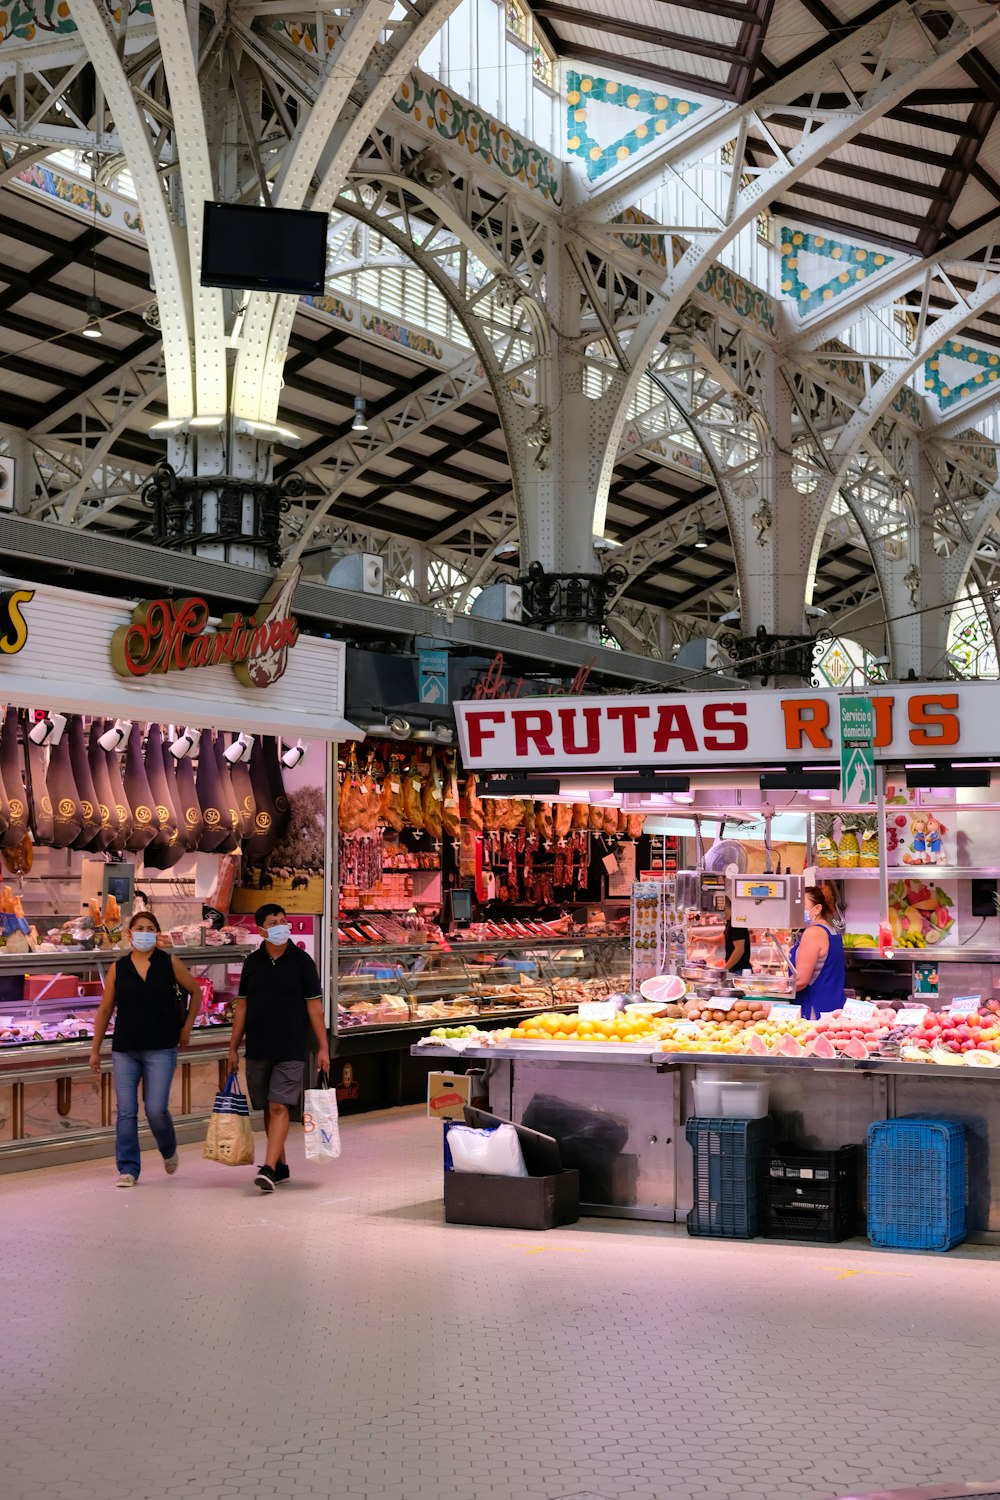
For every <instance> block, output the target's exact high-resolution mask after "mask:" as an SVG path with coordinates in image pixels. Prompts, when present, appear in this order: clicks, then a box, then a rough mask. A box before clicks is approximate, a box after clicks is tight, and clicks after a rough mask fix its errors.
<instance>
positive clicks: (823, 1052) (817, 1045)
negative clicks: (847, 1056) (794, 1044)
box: [811, 1036, 837, 1058]
mask: <svg viewBox="0 0 1000 1500" xmlns="http://www.w3.org/2000/svg"><path fill="white" fill-rule="evenodd" d="M811 1045H812V1055H813V1057H826V1058H830V1057H836V1055H837V1052H836V1049H835V1048H834V1045H833V1043H832V1042H831V1041H830V1038H829V1037H828V1036H818V1037H817V1038H816V1040H815V1041H814V1042H813V1043H812V1044H811Z"/></svg>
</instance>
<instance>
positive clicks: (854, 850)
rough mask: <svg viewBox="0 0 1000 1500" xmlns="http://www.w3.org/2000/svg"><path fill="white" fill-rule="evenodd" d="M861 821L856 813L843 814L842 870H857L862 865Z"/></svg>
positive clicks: (840, 852) (840, 856)
mask: <svg viewBox="0 0 1000 1500" xmlns="http://www.w3.org/2000/svg"><path fill="white" fill-rule="evenodd" d="M861 821H862V820H861V819H860V818H859V817H858V815H857V814H856V813H842V814H841V818H840V845H839V864H840V867H841V869H842V870H856V869H857V868H858V866H859V865H860V863H861V849H860V847H859V845H858V825H859V823H860V822H861Z"/></svg>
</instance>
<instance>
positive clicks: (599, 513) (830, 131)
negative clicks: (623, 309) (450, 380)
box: [594, 5, 1000, 535]
mask: <svg viewBox="0 0 1000 1500" xmlns="http://www.w3.org/2000/svg"><path fill="white" fill-rule="evenodd" d="M911 24H915V22H914V17H913V13H912V11H911V10H910V8H909V6H907V5H900V6H896V7H894V8H893V10H892V11H890V12H887V14H886V16H884V17H883V18H882V19H881V20H880V22H879V23H878V24H877V25H876V24H873V25H871V26H869V27H866V28H864V30H863V31H862V33H861V34H860V35H857V36H852V37H851V38H850V40H849V41H847V42H839V43H837V44H836V45H835V46H834V47H832V48H831V49H830V51H829V53H828V55H827V57H826V58H825V59H821V60H819V62H818V63H816V62H814V63H812V64H810V65H808V66H807V67H806V68H803V69H801V70H800V71H799V72H798V73H796V74H794V75H793V76H792V78H790V79H788V80H786V81H785V82H784V83H783V84H781V85H778V86H776V87H775V88H773V89H770V90H768V91H767V92H766V93H765V94H764V95H762V96H761V97H760V98H759V99H758V100H756V101H754V104H753V106H752V107H751V106H747V107H745V108H744V109H742V110H740V111H734V112H733V113H732V114H731V115H729V116H728V117H727V120H726V122H725V129H726V131H727V132H728V135H729V136H731V135H732V133H733V130H734V129H735V128H736V127H737V126H738V125H739V123H740V121H741V119H743V118H744V117H749V116H751V115H753V116H757V117H759V116H761V115H764V114H767V113H768V112H771V111H774V110H775V109H777V108H778V107H779V106H780V107H782V108H783V109H785V110H787V109H788V108H789V107H790V105H791V102H792V101H794V100H795V99H796V98H797V97H799V96H800V95H801V94H803V93H805V94H806V95H808V96H812V95H813V94H814V93H815V91H816V90H817V89H818V87H819V84H820V82H821V80H822V77H823V75H824V73H827V74H828V73H830V72H831V71H833V72H835V73H836V74H837V75H838V76H839V77H841V78H842V76H843V75H842V74H841V72H840V70H841V66H843V68H844V69H845V70H848V69H850V68H851V66H852V64H854V63H855V62H856V59H857V57H858V55H859V52H860V51H861V50H864V49H869V48H878V47H879V46H881V48H882V56H881V59H880V65H879V68H878V72H877V74H876V77H877V78H878V80H879V81H877V82H875V83H873V85H872V87H871V88H870V89H869V90H868V92H867V93H866V94H865V95H864V97H863V100H862V101H859V100H858V99H857V98H856V96H855V95H853V93H852V94H851V97H852V98H853V99H854V103H853V107H851V108H850V109H846V110H841V111H838V112H837V114H836V116H835V117H834V118H833V119H829V120H827V122H826V123H825V124H822V125H818V126H817V127H816V128H815V129H813V130H812V131H807V132H805V133H804V134H803V137H802V140H801V141H800V143H799V144H798V145H797V146H794V147H792V148H791V149H790V150H789V151H787V153H785V158H784V159H783V160H782V159H781V158H779V160H778V161H777V162H775V164H774V165H773V166H771V167H769V168H767V169H766V170H764V171H762V172H761V173H760V174H759V175H758V176H757V177H755V179H754V180H753V181H752V182H751V183H750V185H749V186H748V187H746V188H744V189H743V190H742V191H741V192H739V193H738V194H737V195H736V197H735V200H734V202H733V205H732V212H731V213H730V214H729V216H728V219H727V221H726V222H725V223H724V224H723V225H722V227H721V228H718V229H717V230H716V231H715V232H712V233H709V232H707V231H706V233H705V234H703V235H699V236H697V237H696V238H694V239H692V240H691V241H690V243H689V244H688V248H687V249H686V250H685V251H684V253H683V255H682V256H681V257H680V259H679V260H678V262H677V263H676V265H675V266H674V267H673V269H672V270H671V271H670V273H669V275H668V276H667V277H666V279H665V280H664V281H663V283H662V284H661V286H660V288H659V290H658V293H657V295H656V297H655V299H654V301H653V302H652V304H651V306H650V308H649V310H648V311H647V312H646V313H645V314H644V316H643V317H642V318H641V319H640V321H639V323H638V325H637V327H636V329H635V331H634V333H633V336H632V338H631V340H630V342H629V346H628V352H627V358H628V365H629V368H628V370H627V372H626V373H625V374H624V375H623V376H620V377H618V378H617V380H616V384H617V386H618V390H617V392H616V397H617V401H618V408H617V412H616V416H615V420H614V422H613V423H612V429H611V433H610V437H609V441H608V443H607V445H606V448H605V451H604V456H603V462H602V465H601V471H600V477H599V481H598V485H597V494H596V497H595V510H594V533H595V535H600V534H601V533H602V532H603V528H604V519H605V511H606V501H607V494H608V489H609V486H610V483H611V474H612V472H613V469H614V462H615V456H616V454H617V450H618V445H619V442H620V440H621V434H622V430H623V428H624V426H625V422H626V420H627V411H628V406H629V404H630V402H631V400H632V397H633V396H634V394H635V388H636V386H637V384H638V381H639V379H640V378H641V375H642V373H643V371H644V370H645V367H646V365H647V364H648V362H649V360H650V359H651V357H652V355H653V352H654V350H655V349H656V347H657V346H658V345H659V343H660V341H661V339H662V337H663V335H664V333H665V332H666V330H667V329H668V328H669V327H670V325H671V323H672V322H673V320H674V318H675V317H676V315H677V313H678V312H679V311H680V309H681V307H682V306H683V305H684V303H685V302H686V300H687V298H688V297H689V296H690V295H691V294H692V292H694V291H695V289H696V288H697V285H698V282H699V280H700V279H701V277H702V275H703V274H704V270H705V267H706V266H707V265H710V264H711V263H712V262H713V261H714V260H715V259H716V258H717V257H718V255H719V253H720V251H722V250H723V249H724V248H725V247H726V246H727V245H728V244H729V243H730V242H731V241H732V240H733V239H734V238H735V236H736V235H737V234H738V233H739V232H740V230H742V229H743V228H744V226H745V225H747V224H749V223H751V222H752V220H753V219H754V218H755V217H756V215H757V214H758V213H759V212H760V211H761V209H762V208H765V207H766V206H767V204H768V203H769V202H770V201H771V199H772V198H774V197H775V196H776V195H777V194H779V193H780V192H782V191H783V190H784V189H787V188H788V187H789V186H791V185H792V184H794V183H796V182H798V181H799V180H800V179H801V178H803V177H804V176H806V175H807V174H808V173H809V172H811V171H812V170H813V169H814V168H815V167H816V166H818V165H819V164H820V163H821V162H822V161H823V160H824V159H825V158H826V157H827V156H829V155H830V153H831V152H833V151H835V150H836V149H837V148H838V147H840V146H842V145H846V144H847V143H848V142H850V140H851V139H852V138H853V137H854V136H855V135H857V134H858V132H859V131H861V130H864V129H866V128H867V127H868V126H869V125H870V124H871V123H872V122H873V121H875V120H879V119H881V118H882V117H883V116H884V115H885V114H887V113H888V111H889V110H891V109H893V108H895V107H896V106H897V105H899V104H901V103H902V102H903V100H904V99H905V98H906V97H907V95H908V94H910V93H911V92H912V91H913V89H914V87H915V86H916V85H917V84H918V83H920V84H924V83H927V82H930V81H932V80H933V79H934V78H936V77H937V76H938V75H939V74H941V73H943V72H946V71H947V69H948V68H950V67H952V66H953V65H954V64H955V63H956V62H957V61H958V60H959V59H960V58H961V57H963V56H964V55H965V54H966V53H967V52H969V51H971V50H972V49H973V48H974V47H976V46H979V45H982V44H983V43H984V42H989V41H991V40H992V39H993V38H994V36H996V35H997V34H1000V15H994V16H991V17H990V18H989V19H988V20H986V21H985V22H984V23H983V24H982V25H980V26H977V27H975V28H974V29H972V28H969V27H968V26H966V25H965V24H964V23H960V22H959V23H956V25H955V26H954V27H953V28H952V31H951V32H949V34H948V37H947V38H945V40H944V41H943V42H942V43H941V44H939V45H938V44H935V43H934V41H933V39H932V38H930V37H929V36H928V34H927V33H926V32H924V31H922V30H921V29H920V28H919V26H917V30H916V32H915V33H911V34H909V35H908V37H907V38H906V39H905V42H908V43H909V44H910V46H911V51H912V45H913V43H914V41H915V39H916V38H917V37H919V39H920V42H922V44H923V47H924V49H925V50H924V53H923V55H922V56H919V57H917V58H913V57H912V55H911V56H909V57H906V56H905V55H904V56H901V57H900V59H899V61H898V65H897V66H895V67H894V68H893V67H892V66H891V64H892V61H893V57H892V47H893V45H894V44H893V36H894V32H895V30H896V29H905V28H906V27H907V26H908V25H911ZM887 31H888V37H886V32H887ZM903 50H904V52H905V47H904V49H903ZM817 69H819V72H818V71H817ZM840 86H841V87H842V88H843V87H844V85H843V83H841V85H840ZM799 112H801V110H800V111H799ZM719 129H720V127H718V126H716V127H714V128H713V127H711V125H710V126H708V127H706V135H707V140H708V142H709V143H710V144H711V145H712V146H717V145H718V144H719V141H718V139H717V138H718V135H719Z"/></svg>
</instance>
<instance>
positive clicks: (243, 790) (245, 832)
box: [229, 760, 257, 839]
mask: <svg viewBox="0 0 1000 1500" xmlns="http://www.w3.org/2000/svg"><path fill="white" fill-rule="evenodd" d="M229 780H230V781H231V783H232V787H233V795H234V796H235V798H236V811H237V813H238V814H239V819H240V838H241V839H248V838H250V837H251V836H252V834H253V831H254V814H255V813H256V811H257V804H256V802H255V801H254V795H253V783H252V782H251V780H250V764H249V762H248V761H246V760H238V761H237V762H236V764H235V766H230V767H229Z"/></svg>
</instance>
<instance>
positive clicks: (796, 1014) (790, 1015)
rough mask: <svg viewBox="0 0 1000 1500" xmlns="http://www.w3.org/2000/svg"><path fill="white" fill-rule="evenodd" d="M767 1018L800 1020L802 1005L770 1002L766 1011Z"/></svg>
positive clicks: (773, 1019)
mask: <svg viewBox="0 0 1000 1500" xmlns="http://www.w3.org/2000/svg"><path fill="white" fill-rule="evenodd" d="M768 1020H770V1021H801V1020H802V1007H801V1005H776V1004H772V1006H771V1009H770V1010H769V1011H768Z"/></svg>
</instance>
